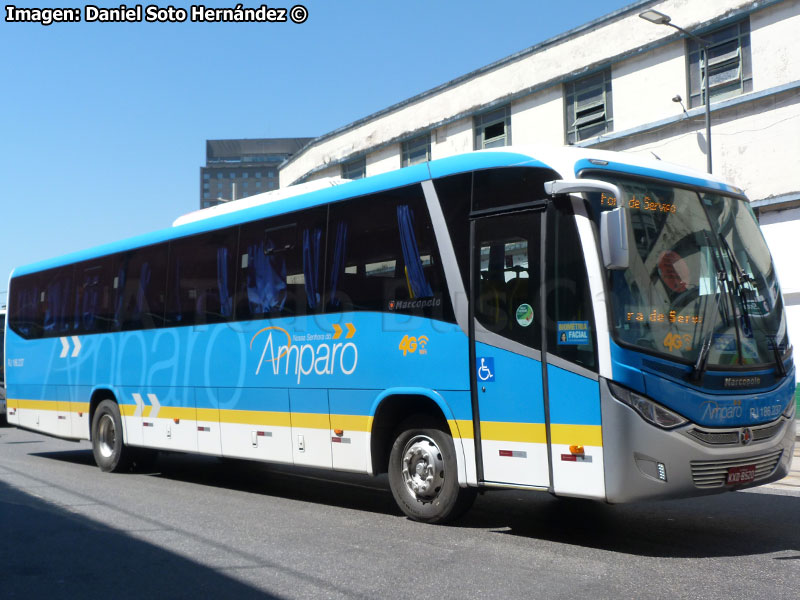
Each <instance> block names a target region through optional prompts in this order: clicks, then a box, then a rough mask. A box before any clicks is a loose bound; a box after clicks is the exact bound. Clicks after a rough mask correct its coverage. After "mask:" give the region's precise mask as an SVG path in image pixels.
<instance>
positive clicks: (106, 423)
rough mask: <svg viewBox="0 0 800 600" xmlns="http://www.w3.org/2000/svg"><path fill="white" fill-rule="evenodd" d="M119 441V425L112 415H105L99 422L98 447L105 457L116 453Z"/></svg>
mask: <svg viewBox="0 0 800 600" xmlns="http://www.w3.org/2000/svg"><path fill="white" fill-rule="evenodd" d="M116 443H117V427H116V424H115V423H114V418H113V417H112V416H111V415H108V414H106V415H103V416H101V417H100V421H99V423H98V424H97V447H98V449H99V450H100V454H101V455H102V456H103V457H104V458H110V457H111V456H112V455H113V454H114V447H115V446H116Z"/></svg>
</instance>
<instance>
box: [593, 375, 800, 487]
mask: <svg viewBox="0 0 800 600" xmlns="http://www.w3.org/2000/svg"><path fill="white" fill-rule="evenodd" d="M600 388H601V405H602V417H603V440H604V441H603V460H604V462H605V487H606V500H607V501H608V502H610V503H622V502H632V501H637V500H648V499H668V498H685V497H691V496H700V495H707V494H717V493H720V492H726V491H734V490H740V489H746V488H752V487H756V486H759V485H764V484H766V483H772V482H774V481H778V480H779V479H782V478H784V477H785V476H786V475H787V474H788V473H789V469H790V467H791V462H792V454H793V451H794V445H795V419H794V418H787V417H785V416H783V417H781V418H780V419H777V420H776V421H773V422H771V423H767V424H765V425H759V426H754V427H752V428H750V429H751V432H752V433H753V436H752V441H749V442H748V443H746V444H744V443H742V441H741V439H742V437H741V436H740V435H739V431H740V429H741V428H729V429H719V430H717V429H709V428H703V427H698V426H696V425H694V424H688V425H684V426H682V427H679V428H677V429H674V430H670V431H666V430H663V429H660V428H658V427H656V426H654V425H651V424H650V423H648V422H646V421H645V420H644V419H642V418H641V417H640V416H639V414H638V413H637V412H635V411H634V410H633V409H632V408H630V407H628V406H627V405H625V404H623V403H622V402H620V401H618V400H617V399H615V398H614V397H613V396H612V395H611V393H610V391H609V389H608V385H607V384H606V383H605V381H603V382H602V384H601V386H600Z"/></svg>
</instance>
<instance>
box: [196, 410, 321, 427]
mask: <svg viewBox="0 0 800 600" xmlns="http://www.w3.org/2000/svg"><path fill="white" fill-rule="evenodd" d="M327 416H328V415H325V417H326V418H327ZM203 420H206V421H214V420H215V419H213V418H212V419H203ZM219 421H220V423H232V424H236V425H272V426H275V427H291V425H292V423H291V421H290V420H289V413H288V412H271V411H262V410H229V409H226V410H220V411H219ZM324 429H328V427H327V425H326V426H325V427H324Z"/></svg>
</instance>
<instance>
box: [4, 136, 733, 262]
mask: <svg viewBox="0 0 800 600" xmlns="http://www.w3.org/2000/svg"><path fill="white" fill-rule="evenodd" d="M513 166H530V167H546V168H550V169H553V170H554V171H556V172H557V173H559V174H560V176H561V177H564V178H574V177H575V176H576V175H577V174H578V173H579V172H580V171H581V170H583V169H607V170H613V171H618V172H624V173H630V174H634V175H644V176H650V177H656V178H659V179H665V180H669V181H674V182H676V183H682V184H684V185H691V186H698V187H704V188H708V189H714V190H719V191H722V192H726V193H732V194H736V195H741V194H742V192H741V190H739V189H738V188H735V187H733V186H730V185H728V184H726V183H725V182H724V181H723V180H721V179H719V178H718V177H715V176H713V175H710V174H707V173H703V172H700V171H695V170H692V169H687V168H686V167H682V166H680V165H674V164H670V163H666V162H662V161H659V160H655V159H649V158H646V157H640V156H636V155H632V154H623V153H618V152H610V151H604V150H593V149H587V148H577V147H571V146H564V147H558V146H555V147H554V146H524V147H515V146H506V147H503V148H494V149H490V150H479V151H475V152H469V153H465V154H459V155H455V156H449V157H445V158H441V159H437V160H433V161H430V162H426V163H420V164H417V165H413V166H411V167H406V168H402V169H398V170H396V171H391V172H388V173H382V174H379V175H373V176H371V177H366V178H363V179H356V180H344V179H341V178H330V179H325V180H321V181H312V182H308V183H306V184H300V185H297V186H291V187H289V188H285V189H282V190H276V191H274V192H267V193H265V194H257V195H254V196H251V197H248V198H247V199H246V200H237V201H235V202H231V203H228V204H226V205H222V206H221V207H212V208H207V209H203V210H199V211H194V212H192V213H188V214H187V215H183V216H181V217H179V218H178V219H176V220H175V222H174V225H173V227H170V228H165V229H160V230H157V231H154V232H150V233H146V234H142V235H138V236H135V237H131V238H127V239H124V240H120V241H116V242H111V243H108V244H103V245H101V246H96V247H93V248H89V249H86V250H80V251H77V252H72V253H69V254H65V255H63V256H59V257H56V258H51V259H47V260H43V261H39V262H36V263H32V264H29V265H26V266H23V267H18V268H17V269H15V270H14V272H13V273H12V277H15V276H18V275H25V274H27V273H34V272H37V271H41V270H45V269H51V268H55V267H59V266H63V265H67V264H71V263H73V262H80V261H84V260H90V259H93V258H97V257H101V256H105V255H108V254H114V253H117V252H124V251H126V250H131V249H133V248H139V247H142V246H149V245H152V244H157V243H160V242H164V241H168V240H170V239H175V238H181V237H185V236H188V235H193V234H196V233H202V232H204V231H212V230H215V229H222V228H225V227H229V226H233V225H237V224H239V223H245V222H249V221H254V220H258V219H262V218H266V217H271V216H276V215H279V214H283V213H290V212H294V211H297V210H302V209H305V208H311V207H313V206H320V205H325V204H330V203H333V202H337V201H339V200H343V199H346V198H352V197H357V196H363V195H367V194H372V193H375V192H380V191H383V190H389V189H393V188H397V187H402V186H405V185H410V184H414V183H419V182H422V181H425V180H428V179H438V178H440V177H446V176H448V175H454V174H457V173H463V172H467V171H474V170H480V169H489V168H496V167H513Z"/></svg>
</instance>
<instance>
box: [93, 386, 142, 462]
mask: <svg viewBox="0 0 800 600" xmlns="http://www.w3.org/2000/svg"><path fill="white" fill-rule="evenodd" d="M92 453H93V454H94V461H95V462H96V463H97V466H98V467H100V470H101V471H105V472H107V473H118V472H120V471H127V470H128V469H129V468H130V466H131V463H132V460H133V451H132V449H131V448H128V447H127V446H126V445H125V444H124V442H123V439H122V417H120V414H119V406H117V403H116V402H114V401H113V400H103V401H102V402H101V403H100V405H99V406H98V407H97V410H96V411H95V412H94V417H93V418H92Z"/></svg>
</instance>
